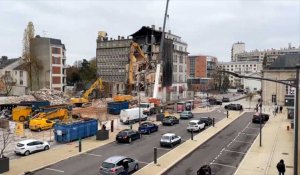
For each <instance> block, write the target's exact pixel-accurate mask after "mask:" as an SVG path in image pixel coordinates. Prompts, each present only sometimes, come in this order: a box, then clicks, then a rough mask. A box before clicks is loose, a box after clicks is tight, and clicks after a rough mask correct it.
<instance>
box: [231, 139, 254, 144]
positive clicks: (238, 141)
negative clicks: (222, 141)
mask: <svg viewBox="0 0 300 175" xmlns="http://www.w3.org/2000/svg"><path fill="white" fill-rule="evenodd" d="M235 142H241V143H248V144H252V143H251V142H244V141H240V140H235Z"/></svg>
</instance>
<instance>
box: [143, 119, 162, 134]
mask: <svg viewBox="0 0 300 175" xmlns="http://www.w3.org/2000/svg"><path fill="white" fill-rule="evenodd" d="M155 131H158V126H157V125H156V124H155V123H152V122H144V123H142V124H141V126H139V132H140V133H142V134H151V133H152V132H155Z"/></svg>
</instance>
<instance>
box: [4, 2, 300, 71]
mask: <svg viewBox="0 0 300 175" xmlns="http://www.w3.org/2000/svg"><path fill="white" fill-rule="evenodd" d="M165 4H166V0H118V1H117V0H85V1H84V0H60V1H59V0H21V1H18V0H0V56H1V55H6V56H8V57H9V58H14V57H19V56H21V54H22V37H23V31H24V29H25V28H26V26H27V23H28V22H29V21H32V22H33V24H34V26H35V34H36V35H41V36H46V37H51V38H57V39H61V40H62V42H63V43H64V44H65V46H66V49H67V64H71V65H72V64H73V63H74V61H76V60H81V59H90V58H92V57H95V55H96V38H97V32H98V31H106V32H107V33H108V36H109V37H113V38H116V37H117V36H118V35H121V36H128V35H130V34H132V33H134V32H135V31H137V30H139V29H140V28H141V27H142V26H151V25H152V24H154V25H156V27H158V26H162V24H163V16H164V10H165ZM168 14H169V19H168V21H167V30H171V31H172V33H174V34H176V35H178V36H181V37H182V40H184V41H185V42H187V44H188V52H189V53H190V55H197V54H205V55H213V56H216V57H217V58H218V59H219V61H230V51H231V46H232V44H233V43H234V42H237V41H243V42H245V43H246V50H254V49H259V50H263V49H270V48H277V49H278V48H282V47H287V46H288V43H292V46H295V47H299V41H300V3H299V0H170V4H169V13H168Z"/></svg>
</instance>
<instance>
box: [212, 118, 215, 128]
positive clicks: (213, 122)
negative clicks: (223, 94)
mask: <svg viewBox="0 0 300 175" xmlns="http://www.w3.org/2000/svg"><path fill="white" fill-rule="evenodd" d="M212 126H213V127H215V118H213V120H212Z"/></svg>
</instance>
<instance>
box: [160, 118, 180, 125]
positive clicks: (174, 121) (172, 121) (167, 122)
mask: <svg viewBox="0 0 300 175" xmlns="http://www.w3.org/2000/svg"><path fill="white" fill-rule="evenodd" d="M162 124H163V125H171V126H173V125H174V124H179V119H178V118H177V117H175V116H166V117H165V118H164V119H163V121H162Z"/></svg>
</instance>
